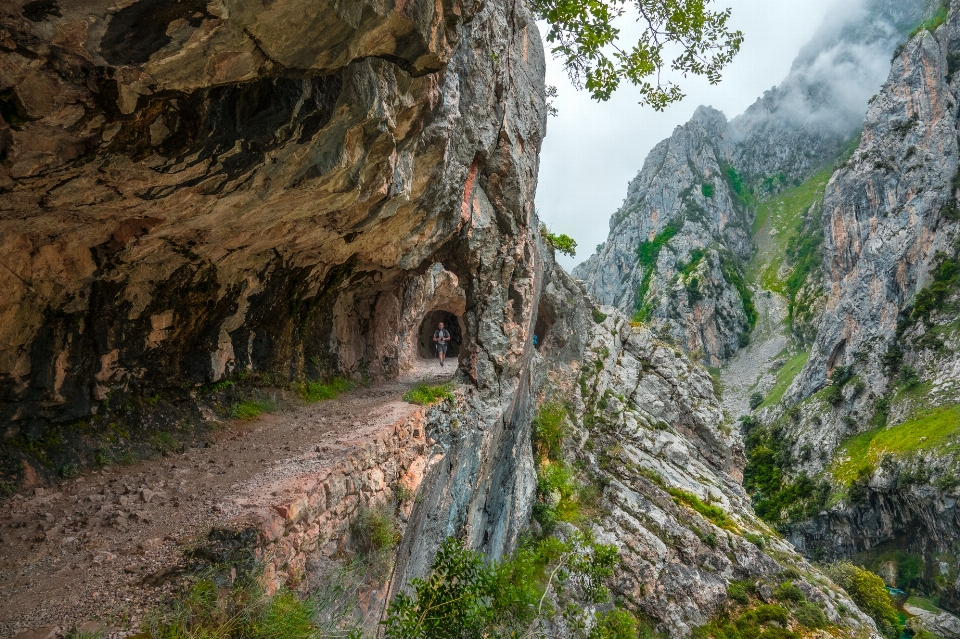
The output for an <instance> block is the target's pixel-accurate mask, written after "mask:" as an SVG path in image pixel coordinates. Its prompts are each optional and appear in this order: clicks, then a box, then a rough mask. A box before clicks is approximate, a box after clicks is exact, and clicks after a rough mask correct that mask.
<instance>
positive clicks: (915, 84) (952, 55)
mask: <svg viewBox="0 0 960 639" xmlns="http://www.w3.org/2000/svg"><path fill="white" fill-rule="evenodd" d="M958 51H960V6H958V5H957V3H956V2H954V3H953V4H952V6H951V8H950V12H949V14H948V15H947V19H946V21H945V22H944V23H943V24H941V25H939V26H937V27H936V28H935V30H934V31H932V32H931V31H930V30H927V29H922V30H920V31H919V32H918V33H917V34H916V35H915V36H914V37H913V38H912V39H910V41H909V42H907V43H906V44H905V46H903V47H902V48H901V49H900V50H899V52H898V54H897V55H896V57H895V58H894V60H893V63H892V68H891V70H890V75H889V78H888V80H887V82H886V83H885V84H884V86H883V88H882V89H881V91H880V93H879V94H878V95H877V96H876V98H875V99H874V100H873V101H872V103H871V105H870V109H869V111H868V113H867V116H866V120H865V122H864V130H863V136H862V140H861V143H860V145H859V147H858V148H857V149H856V151H855V152H854V153H853V155H852V156H851V157H850V159H849V160H848V161H847V162H845V163H844V164H843V165H842V166H840V167H838V169H837V171H836V172H835V173H834V175H833V177H832V178H831V179H830V182H829V183H828V185H827V187H826V190H825V194H824V198H823V233H824V264H823V272H824V283H823V286H824V290H825V292H826V300H827V301H826V306H825V309H824V312H823V316H822V319H821V320H820V322H819V325H818V332H817V337H816V340H815V342H814V344H813V347H812V351H811V353H810V356H809V359H808V360H807V362H806V365H805V366H804V367H803V369H802V371H800V373H799V375H797V377H796V379H795V380H794V381H793V383H792V385H791V386H790V388H789V389H787V391H786V394H785V396H784V400H783V402H781V403H780V404H778V405H774V406H771V407H770V408H767V409H764V410H763V411H761V413H760V419H761V420H762V421H764V422H767V423H772V424H773V427H775V428H777V429H779V430H778V432H779V433H780V436H781V438H782V441H783V442H785V443H786V449H787V450H786V456H785V459H787V460H788V463H787V467H788V469H789V474H790V475H791V476H792V477H793V478H797V477H799V475H800V474H801V473H803V474H804V475H805V476H808V477H814V478H815V479H816V481H823V482H826V484H827V485H828V486H829V487H830V489H831V490H832V491H833V494H834V495H835V497H834V499H832V500H831V501H830V503H831V507H829V508H823V509H822V510H820V512H819V513H816V512H815V513H812V514H810V516H808V517H807V518H806V519H803V518H801V519H803V520H802V521H795V522H794V523H792V524H791V525H790V526H788V529H789V531H790V532H789V535H788V537H789V538H790V539H791V540H792V541H793V542H794V543H795V544H796V545H797V546H798V548H800V549H802V551H803V552H805V553H806V554H808V555H816V556H821V557H828V558H838V557H858V558H859V559H860V560H861V561H864V562H867V563H871V562H873V563H877V562H882V561H886V560H885V559H883V557H885V556H888V555H887V554H889V553H894V554H898V556H900V557H901V558H902V557H907V556H909V557H912V558H913V559H915V560H916V561H917V564H918V565H919V566H921V568H920V569H911V570H905V569H902V568H895V569H893V570H891V571H889V572H890V577H889V581H890V582H891V584H892V585H893V584H898V583H899V584H900V585H904V586H906V585H907V584H908V581H909V587H913V588H920V589H922V590H925V591H927V592H930V593H939V594H941V595H942V599H943V600H944V601H945V602H948V605H952V606H955V605H956V604H955V603H953V604H950V603H949V602H951V601H954V599H952V598H955V597H956V594H955V593H957V592H960V587H958V585H957V571H958V565H960V564H958V560H957V553H956V548H955V539H956V538H957V536H958V535H960V519H958V517H957V514H956V512H955V505H956V499H957V482H956V479H955V478H956V473H957V464H958V459H957V455H956V450H955V447H956V441H957V438H958V437H960V413H958V412H957V410H956V408H955V406H956V405H957V404H958V403H960V387H958V384H957V370H960V369H958V366H960V361H958V358H957V355H956V353H957V348H958V346H960V336H958V334H957V329H956V320H957V316H958V311H960V304H958V301H960V296H958V293H960V286H958V280H957V278H956V277H955V274H956V269H957V259H958V254H960V246H958V239H960V228H958V227H960V225H958V221H960V214H958V213H957V203H956V195H957V193H956V190H957V187H958V183H957V180H956V177H955V176H956V174H957V167H958V147H957V139H958V138H957V135H958V128H957V115H958V108H957V103H958V101H960V100H958V95H960V94H958V85H957V80H956V78H955V77H954V73H955V71H956V67H957V56H958V53H957V52H958ZM893 437H895V438H896V442H895V443H892V442H893V440H892V439H891V438H893ZM811 452H815V453H816V454H811ZM885 553H887V554H885ZM878 565H879V564H878ZM911 575H912V576H911Z"/></svg>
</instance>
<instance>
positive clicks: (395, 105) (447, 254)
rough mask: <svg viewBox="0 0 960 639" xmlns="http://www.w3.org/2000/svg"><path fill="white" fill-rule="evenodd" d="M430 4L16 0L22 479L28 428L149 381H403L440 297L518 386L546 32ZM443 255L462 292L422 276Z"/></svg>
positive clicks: (13, 121) (10, 309) (111, 400)
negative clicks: (436, 292)
mask: <svg viewBox="0 0 960 639" xmlns="http://www.w3.org/2000/svg"><path fill="white" fill-rule="evenodd" d="M241 4H242V3H241ZM428 4H429V3H428ZM428 4H423V3H412V4H407V5H403V6H401V5H397V6H394V5H392V4H388V5H383V4H378V3H358V4H355V5H354V4H351V5H350V6H349V7H347V6H340V5H338V4H336V3H334V4H320V5H316V6H311V7H310V8H309V9H308V10H306V13H304V11H305V9H304V7H303V6H302V4H301V3H298V2H281V3H269V4H268V5H264V6H259V5H258V6H256V7H254V6H252V5H251V6H248V5H243V6H240V5H234V3H229V2H228V3H213V4H209V5H207V4H204V3H199V4H198V3H179V4H177V5H176V9H175V10H174V9H169V8H165V7H158V6H155V5H154V4H151V3H142V2H141V3H132V4H130V5H129V6H125V7H124V8H121V9H113V8H112V5H108V4H105V3H101V4H99V5H90V4H89V3H81V2H61V3H59V4H56V3H40V4H37V3H27V4H23V5H22V6H21V3H12V4H11V3H7V4H5V5H3V7H2V9H0V10H2V12H3V16H2V24H3V27H2V28H3V31H2V35H0V40H2V42H3V45H2V46H3V52H2V55H0V91H2V96H3V98H2V104H3V112H2V117H3V121H2V124H0V153H2V156H3V158H4V160H3V164H2V166H0V180H2V183H0V188H2V190H3V197H2V198H0V200H2V202H0V211H2V213H0V227H2V232H0V237H2V238H3V239H2V245H3V254H4V258H3V266H4V268H3V269H0V273H2V274H0V286H2V287H3V289H4V290H5V291H6V294H5V295H4V296H3V300H2V301H0V353H2V354H0V393H2V397H3V403H2V408H0V419H2V421H3V422H4V424H5V430H4V441H5V455H4V465H5V471H6V472H7V473H8V474H9V475H10V476H11V477H22V476H23V473H24V472H25V471H24V464H27V465H28V466H30V467H31V468H32V470H31V472H33V471H34V470H35V471H37V472H41V474H42V471H43V470H45V469H44V464H42V463H41V460H38V459H36V458H35V457H31V456H30V455H29V454H26V455H24V454H23V451H24V450H25V449H27V448H29V446H26V445H18V444H17V442H21V443H29V442H36V441H38V440H44V438H48V439H49V438H51V437H54V436H55V435H54V433H55V432H56V431H58V429H63V428H68V429H69V427H70V426H69V425H70V424H76V423H81V422H82V423H84V424H90V425H92V426H94V427H97V426H98V424H102V423H106V422H110V421H116V420H122V419H123V417H124V410H125V408H129V407H130V406H131V404H132V403H135V402H136V400H137V398H138V397H145V396H153V395H155V394H158V393H159V394H160V395H162V396H164V397H169V398H180V399H183V400H185V401H187V400H189V394H190V393H192V392H194V390H195V389H196V388H197V387H198V386H200V385H203V384H210V383H215V382H219V381H221V380H226V379H231V378H232V376H237V375H254V376H259V377H260V378H261V379H267V380H269V382H270V383H276V384H286V383H289V382H291V381H295V380H302V379H304V378H317V377H323V376H326V375H330V374H334V373H336V374H341V375H346V376H360V375H371V376H374V377H377V376H384V375H387V376H389V375H394V374H396V372H397V371H398V370H399V368H400V367H402V366H403V365H404V363H405V360H407V359H409V357H411V356H415V354H411V353H410V352H408V351H409V350H410V349H411V348H412V347H413V344H414V341H415V340H411V339H405V338H403V334H416V331H417V329H418V328H419V326H418V325H412V326H407V324H411V323H416V324H419V320H420V318H421V317H422V316H423V315H424V313H426V312H428V311H430V310H433V308H434V305H435V304H437V303H448V304H450V305H451V308H450V310H451V311H452V312H454V313H462V317H461V320H462V322H463V325H464V331H465V332H466V334H467V340H466V344H465V348H464V349H463V351H462V352H461V359H462V361H463V362H464V366H465V368H467V369H469V370H470V374H471V377H472V378H473V379H475V380H478V382H477V383H478V384H480V385H482V386H483V387H484V389H486V390H489V389H493V391H494V392H495V393H497V394H498V395H501V396H504V397H511V396H512V394H513V393H514V392H515V391H516V387H515V384H514V382H513V381H511V380H513V379H514V378H515V377H516V374H517V373H518V371H519V370H521V368H522V365H523V361H524V356H523V344H524V343H525V336H526V334H527V332H528V329H527V326H526V325H527V323H528V322H529V319H530V317H531V316H532V305H533V299H534V289H533V282H534V269H535V264H536V254H535V247H534V244H533V241H532V237H533V235H532V233H533V231H532V230H531V229H535V228H536V224H535V220H534V218H533V211H532V199H533V192H534V188H535V185H536V171H537V153H538V150H539V147H540V140H541V138H542V136H543V131H544V123H545V114H546V112H545V109H544V104H543V90H542V83H543V51H542V47H541V46H540V44H539V40H538V38H539V36H538V34H537V30H536V27H535V26H534V24H533V22H532V21H531V19H530V17H529V15H527V14H526V13H525V12H523V11H520V10H518V11H514V10H513V9H512V8H511V9H508V8H507V7H505V6H501V5H500V4H498V3H493V4H491V5H488V6H485V7H478V6H474V5H469V6H467V5H462V4H461V3H459V2H454V1H451V2H443V3H438V4H429V6H428ZM294 15H295V16H296V19H295V20H294V19H292V18H291V17H292V16H294ZM157 34H162V35H157ZM316 34H323V35H322V37H319V38H318V37H315V36H316ZM493 50H497V51H500V53H499V54H498V55H497V56H492V55H490V54H489V53H488V52H489V51H493ZM441 262H442V263H443V265H444V267H445V270H446V271H447V272H448V273H450V274H451V277H452V280H450V281H451V282H453V284H452V288H451V291H450V294H449V295H447V297H450V299H441V297H440V296H436V297H432V298H431V297H425V295H424V291H426V292H427V293H432V292H433V291H432V289H430V287H429V286H427V287H426V288H425V287H424V285H423V284H422V281H423V278H424V277H427V278H428V279H429V278H431V277H432V275H430V274H428V273H427V271H428V269H430V268H433V265H435V264H440V263H441ZM454 289H456V290H454ZM451 296H452V297H451ZM398 333H400V334H401V336H400V337H398V336H397V335H398ZM504 405H505V406H507V405H509V400H507V401H506V402H505V404H504ZM194 418H197V419H199V418H200V416H199V415H195V416H194ZM73 461H74V462H75V463H76V462H77V461H79V462H83V461H89V460H84V459H79V460H73Z"/></svg>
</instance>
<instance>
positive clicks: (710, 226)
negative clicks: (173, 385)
mask: <svg viewBox="0 0 960 639" xmlns="http://www.w3.org/2000/svg"><path fill="white" fill-rule="evenodd" d="M924 7H925V3H924V2H922V1H920V0H911V1H910V2H897V1H894V0H873V1H871V2H868V3H865V4H864V6H863V7H862V8H861V9H859V10H857V11H854V12H853V13H846V14H845V15H843V16H842V17H838V16H834V17H833V18H831V19H829V20H828V21H827V23H826V24H825V25H824V26H823V27H822V28H821V30H820V31H819V32H818V33H817V34H816V36H815V37H814V39H813V40H812V41H811V42H810V43H809V44H808V45H807V46H806V47H805V48H804V50H803V51H801V54H800V55H799V56H798V58H797V59H796V60H795V61H794V64H793V67H792V69H791V71H790V74H789V75H788V77H787V78H786V79H785V80H784V82H783V83H781V85H780V86H778V87H775V88H774V89H771V90H770V91H768V92H767V93H765V94H764V96H763V97H762V98H761V99H759V100H757V102H756V103H754V104H753V105H752V106H751V107H750V108H748V109H747V110H746V112H744V113H743V114H742V115H740V116H738V117H737V118H735V119H734V120H732V121H730V122H727V121H726V119H725V118H724V116H723V115H722V114H721V113H719V112H717V111H715V110H713V109H710V108H706V107H701V108H700V109H698V110H697V112H696V113H695V114H694V116H693V118H692V119H691V120H690V122H688V123H687V124H685V125H683V126H681V127H678V128H677V129H676V130H675V131H674V132H673V134H672V135H671V137H670V138H668V139H667V140H664V141H663V142H661V143H660V144H659V145H657V146H656V147H655V148H654V149H653V150H652V151H651V152H650V155H649V156H648V157H647V159H646V160H645V161H644V166H643V168H642V169H641V171H640V173H639V174H638V175H637V177H636V178H634V180H633V181H631V183H630V185H629V187H628V188H627V195H626V198H625V200H624V203H623V205H622V206H621V208H620V210H619V211H617V212H616V213H615V214H614V215H613V217H612V218H611V220H610V236H609V238H608V239H607V241H606V242H605V243H604V244H603V245H602V246H601V248H600V250H599V252H598V253H597V254H595V255H593V256H591V257H590V258H589V259H588V260H587V261H586V262H584V263H583V264H581V265H579V266H577V268H575V269H574V275H575V276H576V277H578V278H580V279H583V280H584V281H585V283H586V286H587V288H588V290H589V291H590V292H591V294H593V295H594V296H595V297H596V298H597V300H598V301H599V302H600V303H602V304H611V305H614V306H616V307H617V308H619V309H620V310H622V311H623V312H625V313H627V314H630V315H632V314H634V312H635V311H639V314H638V316H637V318H638V319H640V320H645V321H649V322H650V323H651V325H652V326H653V327H654V328H655V330H656V331H657V332H658V333H660V334H663V335H670V336H671V337H672V339H673V340H674V341H676V342H677V343H678V344H680V345H681V346H682V347H683V348H684V349H685V350H686V351H687V352H688V353H692V354H697V355H700V354H702V355H703V356H704V357H705V361H706V362H707V363H708V364H712V365H714V366H717V365H720V364H721V363H722V362H724V361H726V360H727V359H729V358H730V357H731V356H732V355H733V354H734V353H736V351H737V349H738V348H740V346H741V345H742V344H745V343H746V337H747V335H748V334H749V332H750V331H751V330H752V328H753V325H754V323H755V321H756V319H755V317H754V316H753V310H752V308H753V304H752V301H751V299H750V297H751V295H750V293H749V290H748V288H747V287H746V286H745V284H744V275H745V273H744V266H745V264H746V262H747V261H748V260H749V258H750V256H751V255H752V251H753V243H752V241H751V225H752V223H753V212H752V210H751V206H752V204H753V203H754V202H755V201H756V199H757V198H760V197H763V196H764V195H767V194H770V193H772V192H776V191H777V190H780V189H782V188H784V187H786V186H788V185H792V184H799V183H800V182H801V181H802V180H804V179H806V178H807V177H809V176H810V175H812V174H813V173H815V172H816V171H817V170H819V169H820V168H821V167H822V166H823V165H824V164H825V163H827V162H830V161H832V160H833V159H834V158H835V157H836V156H837V155H838V154H839V152H840V150H841V148H842V147H843V145H844V144H846V143H847V142H848V141H849V140H850V139H851V138H852V137H853V136H854V134H855V132H856V130H857V129H858V128H859V126H860V124H861V121H862V118H863V113H864V111H865V108H866V102H867V99H868V98H869V96H870V95H871V93H873V92H874V91H875V90H876V87H878V86H879V85H880V84H881V82H882V81H883V78H884V76H885V75H886V73H887V69H888V66H887V60H888V58H887V57H886V56H887V55H888V54H889V52H890V51H892V50H893V49H894V47H895V46H896V44H897V43H899V42H900V41H901V39H902V38H903V37H904V34H905V33H906V32H907V31H909V29H911V28H912V27H913V25H915V24H916V23H917V21H918V20H919V19H920V16H921V15H922V14H923V11H924ZM878 61H879V62H878ZM654 241H659V242H660V243H661V244H662V247H661V248H657V249H656V250H652V249H651V246H652V245H649V244H648V246H647V249H646V252H647V255H646V256H645V255H644V254H643V253H644V248H642V246H641V245H642V244H643V243H650V242H654ZM651 251H652V254H650V253H651ZM694 251H696V252H694ZM701 262H702V264H701Z"/></svg>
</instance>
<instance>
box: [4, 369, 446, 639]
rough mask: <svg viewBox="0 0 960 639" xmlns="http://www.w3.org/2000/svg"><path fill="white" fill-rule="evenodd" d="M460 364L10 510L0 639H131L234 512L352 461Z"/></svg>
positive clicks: (86, 480) (99, 474) (81, 480)
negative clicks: (415, 390) (91, 638)
mask: <svg viewBox="0 0 960 639" xmlns="http://www.w3.org/2000/svg"><path fill="white" fill-rule="evenodd" d="M453 364H454V363H453V362H449V363H448V365H447V366H446V367H444V368H441V367H440V366H439V365H438V364H437V362H436V361H426V360H418V361H417V362H416V364H415V367H414V368H413V369H412V370H409V371H405V372H404V373H403V374H402V375H401V376H400V378H399V379H396V380H392V381H388V382H384V383H380V384H375V385H372V386H370V387H358V388H355V389H354V390H352V391H349V392H347V393H344V394H343V395H341V396H340V397H338V398H336V399H333V400H327V401H321V402H318V403H316V404H310V405H306V406H303V407H301V408H298V409H296V410H288V411H285V412H278V413H274V414H267V415H263V416H261V417H260V418H258V419H256V420H253V421H240V420H231V421H228V422H225V423H224V427H223V428H222V429H220V430H216V431H213V432H211V433H210V436H209V443H208V445H207V446H206V447H204V448H190V449H187V450H185V451H184V452H183V453H180V454H170V455H168V456H166V457H160V458H157V459H153V460H145V461H139V462H136V463H134V464H130V465H114V466H111V467H108V468H105V469H101V470H89V471H86V472H84V473H83V474H81V476H79V477H77V478H75V479H71V480H67V481H64V482H62V483H60V484H58V485H56V486H52V487H48V488H38V489H34V490H33V492H32V493H31V494H29V495H21V494H18V495H14V496H12V497H9V498H7V499H5V500H3V502H2V503H0V582H2V583H3V584H5V595H6V596H5V597H4V598H3V599H0V637H21V638H22V639H51V638H52V637H56V636H62V635H63V634H64V633H65V632H66V631H69V630H71V629H73V628H79V629H80V630H85V631H88V632H103V633H105V635H107V636H114V637H122V636H126V635H128V634H131V633H133V632H134V630H135V629H136V628H138V626H139V623H140V622H141V621H142V620H143V618H144V615H145V614H147V613H148V611H149V610H150V609H151V608H152V607H154V606H155V605H156V604H157V603H158V602H160V601H162V600H163V599H164V598H165V597H168V596H169V595H171V594H173V592H174V591H175V589H176V579H175V578H169V576H170V575H175V574H176V572H177V569H178V568H179V567H182V566H183V562H184V553H185V551H186V550H188V549H189V548H191V547H193V546H195V545H198V544H199V543H200V542H201V541H202V540H203V539H204V538H205V537H206V535H207V533H208V532H209V530H210V529H211V527H213V526H217V525H220V524H222V523H224V522H225V521H227V520H229V519H230V518H231V517H234V516H235V515H236V514H237V512H236V511H237V506H236V505H237V504H243V503H244V502H258V501H259V502H263V501H264V497H265V496H264V495H262V494H260V492H261V491H263V490H270V486H273V485H276V484H277V483H278V482H283V481H284V480H285V479H287V478H292V477H295V476H296V475H297V474H298V473H300V472H302V471H304V470H305V469H306V468H309V470H311V471H313V472H315V471H317V470H318V469H322V468H323V467H334V466H336V465H337V464H339V463H341V462H343V461H344V460H347V459H349V458H350V457H351V455H353V454H354V453H355V452H356V451H357V450H358V449H360V448H362V447H363V446H364V445H365V444H367V443H368V442H369V441H370V438H371V437H372V436H373V435H374V434H375V433H377V432H378V430H383V429H386V428H393V425H394V424H397V423H399V422H401V421H402V420H404V419H408V418H409V417H410V416H412V415H414V413H416V411H417V410H419V409H420V407H418V406H415V405H412V404H409V403H407V402H404V401H403V399H402V398H403V395H404V393H405V392H406V391H407V390H409V389H410V388H412V387H413V386H415V385H416V384H418V383H428V384H442V383H445V382H449V381H451V380H452V379H453V378H454V376H455V373H456V371H457V369H456V366H455V365H453ZM267 499H269V497H267Z"/></svg>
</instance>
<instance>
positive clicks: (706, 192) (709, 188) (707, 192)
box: [700, 183, 714, 197]
mask: <svg viewBox="0 0 960 639" xmlns="http://www.w3.org/2000/svg"><path fill="white" fill-rule="evenodd" d="M700 192H701V193H703V197H713V192H714V186H713V185H712V184H707V183H704V184H701V185H700Z"/></svg>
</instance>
